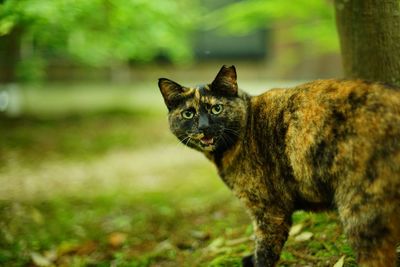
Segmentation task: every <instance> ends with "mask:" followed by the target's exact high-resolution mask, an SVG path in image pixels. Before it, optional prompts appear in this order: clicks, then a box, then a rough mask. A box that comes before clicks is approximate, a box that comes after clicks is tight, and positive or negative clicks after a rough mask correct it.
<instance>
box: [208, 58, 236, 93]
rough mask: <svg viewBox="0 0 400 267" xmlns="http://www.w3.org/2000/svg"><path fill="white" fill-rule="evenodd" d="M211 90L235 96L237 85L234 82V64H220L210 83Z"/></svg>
mask: <svg viewBox="0 0 400 267" xmlns="http://www.w3.org/2000/svg"><path fill="white" fill-rule="evenodd" d="M211 90H212V91H214V92H218V93H220V94H222V95H228V96H237V94H238V85H237V82H236V69H235V66H230V67H227V66H225V65H224V66H222V68H221V70H220V71H219V72H218V74H217V77H215V79H214V81H213V82H212V83H211Z"/></svg>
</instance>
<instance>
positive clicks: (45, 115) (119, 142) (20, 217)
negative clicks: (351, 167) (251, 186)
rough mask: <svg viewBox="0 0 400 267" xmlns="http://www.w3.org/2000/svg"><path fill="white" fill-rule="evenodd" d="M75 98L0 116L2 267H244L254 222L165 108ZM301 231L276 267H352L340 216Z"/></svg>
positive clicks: (305, 220) (309, 221) (302, 225)
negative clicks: (186, 142) (174, 129)
mask: <svg viewBox="0 0 400 267" xmlns="http://www.w3.org/2000/svg"><path fill="white" fill-rule="evenodd" d="M70 90H71V91H69V93H68V94H69V95H68V94H67V96H65V97H62V90H61V89H59V90H58V91H57V92H52V91H46V90H38V91H37V92H36V93H34V92H33V91H30V92H29V93H26V94H30V96H28V97H27V99H26V103H28V104H29V103H30V104H29V105H28V104H26V106H29V108H26V109H24V110H25V113H23V114H22V115H21V116H19V117H16V118H9V117H1V118H0V129H1V133H0V134H1V137H2V138H1V139H0V162H1V163H0V164H1V165H0V183H1V184H2V187H0V266H140V267H141V266H143V267H145V266H213V267H216V266H240V259H241V257H242V256H244V255H247V254H249V253H251V251H252V249H253V240H252V239H253V238H252V233H253V230H252V227H251V223H250V220H249V218H248V216H247V214H246V212H245V211H244V208H243V207H242V206H241V204H240V203H239V202H238V201H237V200H236V199H235V198H234V197H233V196H232V194H231V192H229V190H228V189H227V188H225V186H224V185H223V183H222V182H221V181H220V180H219V178H218V177H217V174H216V171H215V169H214V167H213V166H212V165H211V164H210V163H209V162H207V160H205V159H204V158H203V157H202V156H201V155H199V153H197V152H195V151H192V150H189V149H187V148H184V147H183V146H182V145H180V144H178V142H177V141H176V140H175V139H174V137H173V136H172V135H171V134H170V133H169V131H168V128H167V122H166V118H165V113H164V110H163V109H159V108H158V109H157V108H154V109H153V107H154V106H152V104H146V105H133V107H128V105H125V104H124V105H121V106H120V105H118V102H119V99H120V98H119V97H115V96H114V97H112V99H116V102H115V103H114V102H112V101H111V102H112V103H111V104H110V103H107V104H106V102H102V103H103V104H102V106H101V105H100V104H98V103H97V102H96V101H94V100H93V103H97V104H96V105H97V106H96V105H95V104H93V105H94V106H90V104H87V103H86V104H87V105H89V106H87V107H85V106H84V105H83V104H81V103H79V101H77V100H76V99H78V97H77V95H75V94H78V95H79V94H80V93H81V91H82V90H83V89H82V88H79V90H78V89H77V88H72V89H70ZM100 91H101V89H100ZM73 92H75V94H74V93H73ZM94 92H96V91H95V90H94V89H93V88H92V89H89V91H85V92H84V93H83V94H84V95H85V97H86V98H87V99H91V98H90V97H89V96H90V94H93V98H96V97H98V96H96V94H94ZM115 92H116V93H117V94H122V93H123V92H124V89H118V90H115ZM101 94H103V96H101V97H100V98H101V99H103V98H105V96H104V95H107V94H108V92H107V93H105V91H104V92H103V93H101ZM101 94H100V95H101ZM130 94H131V95H132V96H135V93H132V92H130ZM139 95H140V96H141V97H142V96H146V97H144V98H147V97H150V99H151V98H152V97H156V96H152V95H151V94H149V95H148V94H147V93H143V92H139ZM66 98H69V99H68V100H66V101H65V102H60V99H63V100H65V99H66ZM133 98H134V97H133ZM139 99H140V97H139ZM49 101H50V102H51V104H49ZM54 101H58V104H57V103H53V102H54ZM74 101H77V102H74ZM101 101H103V100H101ZM101 101H100V102H101ZM135 101H139V100H137V99H134V100H132V103H134V102H135ZM147 101H149V99H147ZM157 101H158V100H157ZM157 101H154V102H155V103H159V102H157ZM34 102H35V103H37V105H38V107H37V108H36V109H35V108H34V106H33V105H32V103H34ZM89 102H90V101H89ZM89 102H88V103H89ZM139 102H141V100H140V101H139ZM150 102H152V101H149V103H150ZM72 103H75V104H72ZM161 104H162V103H161ZM46 105H47V106H46ZM71 105H72V106H73V107H74V108H73V109H69V108H71ZM79 105H81V106H79ZM153 105H154V104H153ZM157 105H158V104H157ZM100 106H101V107H100ZM53 109H54V110H57V111H54V112H51V111H52V110H53ZM293 221H294V225H295V226H296V227H297V229H298V231H297V233H295V234H294V235H292V236H290V237H289V240H288V242H287V243H286V246H285V248H284V251H283V253H282V256H281V261H280V263H279V266H333V265H334V264H335V263H336V262H337V261H338V259H339V258H340V257H342V256H345V266H355V263H354V257H353V254H352V251H351V249H350V248H349V246H348V244H347V242H346V239H345V238H344V236H343V234H342V232H341V228H340V225H339V223H338V221H337V218H336V215H335V214H326V213H319V214H310V213H305V212H297V213H295V214H294V216H293ZM309 233H311V234H312V235H310V234H309ZM307 235H308V236H307ZM302 236H303V237H302ZM304 236H305V237H306V238H304Z"/></svg>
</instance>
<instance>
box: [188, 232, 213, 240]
mask: <svg viewBox="0 0 400 267" xmlns="http://www.w3.org/2000/svg"><path fill="white" fill-rule="evenodd" d="M190 235H191V236H192V237H194V238H196V239H198V240H201V241H205V240H208V239H210V233H207V232H203V231H191V232H190Z"/></svg>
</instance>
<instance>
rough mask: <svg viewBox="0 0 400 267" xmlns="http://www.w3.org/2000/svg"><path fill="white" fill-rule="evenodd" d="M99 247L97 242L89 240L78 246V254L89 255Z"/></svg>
mask: <svg viewBox="0 0 400 267" xmlns="http://www.w3.org/2000/svg"><path fill="white" fill-rule="evenodd" d="M96 248H97V244H96V243H95V242H94V241H87V242H85V243H83V244H81V245H79V246H78V247H77V251H76V254H78V255H88V254H91V253H92V252H94V251H95V250H96Z"/></svg>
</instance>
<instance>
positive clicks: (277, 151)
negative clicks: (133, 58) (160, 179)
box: [158, 66, 400, 267]
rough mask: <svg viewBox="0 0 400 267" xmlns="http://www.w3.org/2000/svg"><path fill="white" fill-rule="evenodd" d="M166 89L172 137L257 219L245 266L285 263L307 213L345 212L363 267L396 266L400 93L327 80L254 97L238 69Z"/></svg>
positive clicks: (375, 85) (163, 86) (399, 213)
mask: <svg viewBox="0 0 400 267" xmlns="http://www.w3.org/2000/svg"><path fill="white" fill-rule="evenodd" d="M158 85H159V87H160V90H161V93H162V95H163V97H164V100H165V103H166V105H167V107H168V110H169V123H170V128H171V130H172V132H173V133H174V134H175V135H176V136H177V137H178V138H179V140H181V141H182V143H184V144H186V145H188V146H189V147H192V148H194V149H196V150H199V151H201V152H202V153H204V155H205V156H206V157H207V158H208V159H209V160H211V161H212V162H213V163H214V164H215V165H216V167H217V169H218V173H219V175H220V176H221V178H222V180H223V181H224V182H225V183H226V185H227V186H228V187H229V188H230V189H231V190H232V191H233V192H234V193H235V195H236V196H237V197H238V198H239V199H240V200H241V201H242V202H243V203H244V204H245V205H246V206H247V208H248V210H249V212H250V214H251V217H252V219H253V221H254V226H255V236H256V249H255V253H254V256H249V257H246V258H244V259H243V265H244V266H275V265H276V263H277V261H278V259H279V254H280V252H281V249H282V247H283V245H284V243H285V241H286V239H287V237H288V231H289V228H290V226H291V215H292V213H293V212H294V211H296V210H299V209H302V210H323V209H336V210H337V211H338V213H339V217H340V219H341V221H342V223H343V227H344V230H345V233H346V234H347V237H348V240H349V242H350V244H351V245H352V247H353V248H354V250H355V252H356V255H357V260H358V264H359V266H379V267H392V266H395V264H396V244H397V242H399V241H400V89H398V88H393V87H388V86H384V85H382V84H378V83H367V82H363V81H346V80H320V81H314V82H310V83H306V84H304V85H300V86H297V87H295V88H291V89H273V90H269V91H267V92H266V93H264V94H261V95H259V96H249V95H247V94H246V93H244V92H242V91H240V90H239V89H238V86H237V82H236V70H235V68H234V66H231V67H226V66H223V67H222V68H221V70H220V71H219V73H218V75H217V76H216V78H215V80H214V81H213V82H212V83H211V84H207V85H203V86H200V87H197V88H189V87H184V86H181V85H179V84H177V83H175V82H173V81H171V80H168V79H164V78H162V79H160V80H159V83H158Z"/></svg>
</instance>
